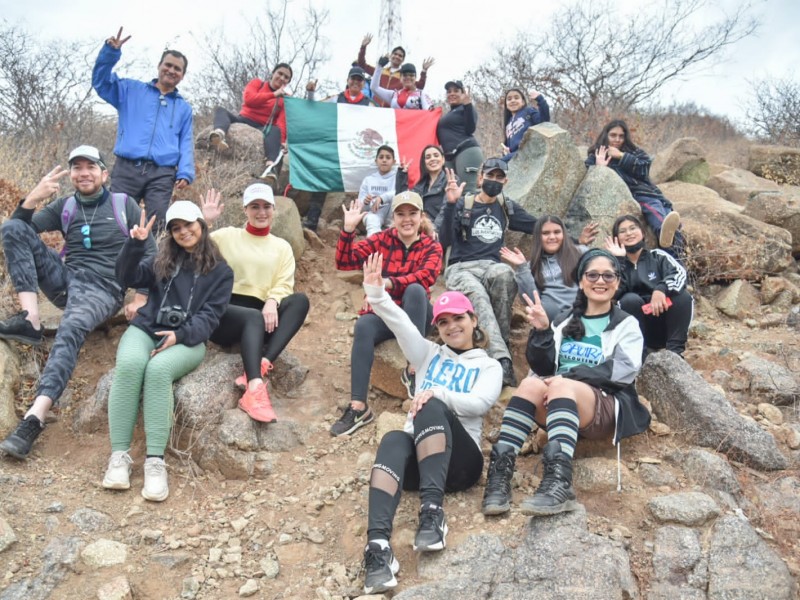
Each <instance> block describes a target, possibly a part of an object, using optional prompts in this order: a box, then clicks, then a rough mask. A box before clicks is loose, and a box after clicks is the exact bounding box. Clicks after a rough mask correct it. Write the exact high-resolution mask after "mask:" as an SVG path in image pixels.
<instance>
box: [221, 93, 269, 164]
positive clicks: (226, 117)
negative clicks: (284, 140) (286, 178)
mask: <svg viewBox="0 0 800 600" xmlns="http://www.w3.org/2000/svg"><path fill="white" fill-rule="evenodd" d="M231 123H244V124H245V125H250V127H253V128H255V129H258V130H259V131H261V132H262V134H263V131H264V128H265V126H264V125H260V124H259V123H256V122H255V121H253V120H252V119H248V118H247V117H243V116H242V115H235V114H233V113H232V112H230V111H227V110H225V109H224V108H222V107H220V106H218V107H217V108H215V109H214V129H221V130H222V131H224V132H225V133H228V128H229V127H230V126H231ZM262 137H263V138H264V156H266V157H267V159H268V160H272V161H274V160H275V158H276V157H277V156H278V152H280V149H281V128H280V127H278V126H277V125H274V124H273V125H272V127H270V129H269V132H268V133H267V134H266V135H262ZM282 162H283V161H281V163H282ZM280 166H281V165H276V167H275V169H273V170H274V171H275V173H276V174H277V173H279V172H280Z"/></svg>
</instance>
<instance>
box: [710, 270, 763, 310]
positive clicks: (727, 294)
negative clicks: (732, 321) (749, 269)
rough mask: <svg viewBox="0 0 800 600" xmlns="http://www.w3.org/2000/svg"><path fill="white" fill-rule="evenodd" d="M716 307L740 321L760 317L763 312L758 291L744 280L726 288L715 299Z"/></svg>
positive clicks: (738, 280) (739, 280)
mask: <svg viewBox="0 0 800 600" xmlns="http://www.w3.org/2000/svg"><path fill="white" fill-rule="evenodd" d="M714 305H715V306H716V307H717V308H718V309H719V310H720V311H721V312H722V313H724V314H726V315H728V316H729V317H734V318H736V319H740V320H741V319H746V318H747V317H755V316H758V315H759V314H760V312H761V311H760V308H761V298H760V297H759V295H758V290H756V288H754V287H753V286H752V285H751V284H749V283H748V282H747V281H745V280H743V279H737V280H736V281H734V282H733V283H732V284H730V285H729V286H728V287H726V288H724V289H723V290H722V291H721V292H720V293H719V295H718V296H717V297H716V298H715V299H714Z"/></svg>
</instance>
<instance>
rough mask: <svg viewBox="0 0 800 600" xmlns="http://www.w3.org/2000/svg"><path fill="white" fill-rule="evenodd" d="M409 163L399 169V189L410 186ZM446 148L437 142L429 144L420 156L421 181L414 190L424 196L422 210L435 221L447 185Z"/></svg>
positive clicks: (440, 208)
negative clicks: (443, 148)
mask: <svg viewBox="0 0 800 600" xmlns="http://www.w3.org/2000/svg"><path fill="white" fill-rule="evenodd" d="M407 167H408V165H406V164H401V165H400V168H399V169H398V170H397V189H398V190H403V189H405V188H406V187H407V186H408V168H407ZM444 169H445V160H444V150H442V147H441V146H437V145H436V144H428V145H427V146H425V147H424V148H423V149H422V154H420V156H419V173H420V178H419V181H418V182H417V183H416V185H414V188H413V190H412V191H414V192H416V193H417V194H419V195H420V196H421V197H422V210H423V212H424V213H425V214H426V215H427V216H428V219H429V220H430V221H431V222H433V221H435V220H436V217H437V216H438V215H439V213H440V212H441V210H442V204H443V203H444V189H445V186H446V185H447V175H446V173H445V170H444Z"/></svg>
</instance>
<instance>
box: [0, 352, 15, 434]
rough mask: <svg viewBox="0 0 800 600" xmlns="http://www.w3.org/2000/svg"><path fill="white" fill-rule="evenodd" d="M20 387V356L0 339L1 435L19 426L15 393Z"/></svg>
mask: <svg viewBox="0 0 800 600" xmlns="http://www.w3.org/2000/svg"><path fill="white" fill-rule="evenodd" d="M18 387H19V357H18V356H17V353H16V352H15V351H14V350H13V349H12V348H11V346H10V345H9V344H8V342H6V341H5V340H0V435H1V436H3V437H5V436H6V435H8V434H9V433H11V431H13V430H14V428H15V427H16V426H17V423H18V422H19V419H18V418H17V414H16V413H15V412H14V395H15V393H16V391H17V388H18Z"/></svg>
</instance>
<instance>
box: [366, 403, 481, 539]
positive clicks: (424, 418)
mask: <svg viewBox="0 0 800 600" xmlns="http://www.w3.org/2000/svg"><path fill="white" fill-rule="evenodd" d="M437 434H444V441H445V444H444V447H443V448H442V444H441V438H440V439H439V440H436V439H434V436H436V435H437ZM427 444H430V446H428V447H427V448H426V445H427ZM482 472H483V454H482V453H481V450H480V448H478V445H477V444H476V443H475V440H473V439H472V438H471V437H470V435H469V434H468V433H467V430H466V429H464V426H463V425H462V424H461V421H459V420H458V417H456V415H455V414H454V413H453V411H451V410H450V409H449V408H447V406H445V404H444V402H442V401H441V400H439V399H438V398H431V399H430V400H428V402H427V403H426V404H425V405H424V406H423V407H422V409H421V410H420V411H419V412H418V413H417V416H416V418H415V419H414V437H411V436H410V435H408V434H407V433H406V432H404V431H390V432H389V433H387V434H386V435H384V436H383V439H382V440H381V443H380V445H379V446H378V453H377V454H376V456H375V464H374V465H373V466H372V476H371V478H370V488H369V517H368V519H369V520H368V524H367V539H370V540H374V539H384V540H389V539H390V538H391V535H392V522H393V521H394V515H395V512H397V506H398V504H399V503H400V494H401V491H402V490H419V492H420V494H419V495H420V503H426V502H432V503H433V504H438V505H439V506H441V505H442V501H443V500H444V494H445V492H460V491H463V490H466V489H469V488H471V487H472V486H473V485H475V484H476V483H478V480H479V479H480V477H481V473H482ZM391 489H394V490H395V492H394V494H391V493H389V490H391Z"/></svg>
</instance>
